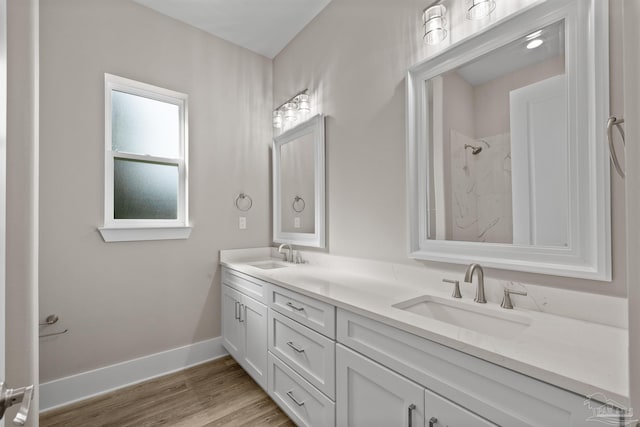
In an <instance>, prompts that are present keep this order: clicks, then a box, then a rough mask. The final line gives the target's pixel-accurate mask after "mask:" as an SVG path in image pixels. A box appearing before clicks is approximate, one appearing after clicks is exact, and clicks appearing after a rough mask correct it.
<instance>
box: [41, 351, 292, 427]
mask: <svg viewBox="0 0 640 427" xmlns="http://www.w3.org/2000/svg"><path fill="white" fill-rule="evenodd" d="M40 426H41V427H63V426H64V427H107V426H110V427H134V426H135V427H145V426H175V427H204V426H206V427H220V426H273V427H291V426H295V424H294V423H293V422H292V421H291V420H290V419H289V418H288V417H287V415H286V414H285V413H284V412H282V410H280V408H278V406H277V405H276V404H275V403H274V402H273V401H272V400H271V399H270V398H269V396H267V394H266V393H265V392H264V391H263V390H262V389H261V388H260V387H259V386H258V385H257V384H256V383H255V382H254V381H253V380H252V379H251V377H250V376H249V375H248V374H247V373H246V372H245V371H244V370H243V369H242V368H241V367H240V366H239V365H238V364H237V363H236V361H235V360H233V359H232V358H231V357H229V356H227V357H224V358H221V359H217V360H214V361H212V362H208V363H204V364H202V365H198V366H195V367H193V368H189V369H187V370H184V371H181V372H177V373H174V374H170V375H167V376H164V377H160V378H156V379H153V380H150V381H147V382H144V383H140V384H136V385H132V386H130V387H126V388H123V389H120V390H118V391H114V392H111V393H108V394H104V395H101V396H98V397H95V398H92V399H88V400H85V401H82V402H78V403H75V404H73V405H69V406H65V407H64V408H60V409H56V410H53V411H49V412H46V413H44V414H42V415H41V416H40Z"/></svg>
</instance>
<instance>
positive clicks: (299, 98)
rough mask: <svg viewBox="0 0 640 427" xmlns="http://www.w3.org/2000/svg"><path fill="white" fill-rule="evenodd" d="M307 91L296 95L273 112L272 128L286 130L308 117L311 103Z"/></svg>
mask: <svg viewBox="0 0 640 427" xmlns="http://www.w3.org/2000/svg"><path fill="white" fill-rule="evenodd" d="M307 92H308V89H305V90H302V91H300V92H298V93H296V94H295V95H294V96H292V97H291V98H289V99H287V100H286V101H285V102H283V103H282V104H280V105H279V106H278V108H276V109H274V110H273V128H274V129H282V130H287V128H289V127H291V126H293V125H294V124H295V123H296V122H299V121H303V120H305V119H306V118H308V117H309V113H310V112H311V102H310V100H309V94H308V93H307Z"/></svg>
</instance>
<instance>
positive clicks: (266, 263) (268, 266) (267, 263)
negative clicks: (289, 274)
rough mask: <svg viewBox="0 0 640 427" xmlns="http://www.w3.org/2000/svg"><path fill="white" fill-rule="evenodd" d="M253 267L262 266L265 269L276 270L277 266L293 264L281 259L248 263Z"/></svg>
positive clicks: (283, 266)
mask: <svg viewBox="0 0 640 427" xmlns="http://www.w3.org/2000/svg"><path fill="white" fill-rule="evenodd" d="M248 264H249V265H250V266H252V267H257V268H261V269H263V270H274V269H276V268H285V267H289V266H290V265H291V264H289V263H286V262H281V261H272V260H268V261H258V262H250V263H248Z"/></svg>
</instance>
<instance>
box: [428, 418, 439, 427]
mask: <svg viewBox="0 0 640 427" xmlns="http://www.w3.org/2000/svg"><path fill="white" fill-rule="evenodd" d="M437 423H438V419H437V418H436V417H431V418H429V427H433V426H435V425H436V424H437Z"/></svg>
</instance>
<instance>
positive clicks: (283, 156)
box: [272, 115, 325, 248]
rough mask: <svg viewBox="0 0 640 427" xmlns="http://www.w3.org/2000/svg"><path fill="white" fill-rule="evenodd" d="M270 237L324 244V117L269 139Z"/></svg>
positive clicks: (299, 242)
mask: <svg viewBox="0 0 640 427" xmlns="http://www.w3.org/2000/svg"><path fill="white" fill-rule="evenodd" d="M272 154H273V240H274V242H276V243H289V244H295V245H300V246H310V247H316V248H324V246H325V223H324V221H325V206H324V205H325V194H324V191H325V190H324V189H325V186H324V116H322V115H317V116H314V117H312V118H311V119H309V120H307V121H305V122H303V123H300V124H299V125H297V126H296V127H294V128H291V129H289V130H287V131H285V132H284V133H282V134H280V135H278V136H277V137H275V138H274V140H273V153H272Z"/></svg>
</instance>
